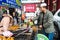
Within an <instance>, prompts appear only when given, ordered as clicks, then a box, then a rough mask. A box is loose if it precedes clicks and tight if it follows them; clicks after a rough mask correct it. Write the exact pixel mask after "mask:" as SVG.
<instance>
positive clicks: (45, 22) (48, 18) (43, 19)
mask: <svg viewBox="0 0 60 40" xmlns="http://www.w3.org/2000/svg"><path fill="white" fill-rule="evenodd" d="M46 7H47V4H46V3H41V4H40V11H41V13H40V15H39V18H38V19H39V27H40V28H41V29H43V31H44V34H45V35H46V36H47V37H48V38H49V40H53V37H54V31H55V29H54V25H53V14H52V13H51V12H50V11H49V10H47V8H46Z"/></svg>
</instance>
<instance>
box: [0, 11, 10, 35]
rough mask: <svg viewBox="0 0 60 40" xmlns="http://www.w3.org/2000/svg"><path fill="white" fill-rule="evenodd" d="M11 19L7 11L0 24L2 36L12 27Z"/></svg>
mask: <svg viewBox="0 0 60 40" xmlns="http://www.w3.org/2000/svg"><path fill="white" fill-rule="evenodd" d="M10 20H11V18H10V16H9V15H7V11H4V12H3V18H2V20H1V22H0V34H2V33H3V32H4V31H7V30H8V27H9V26H10V23H11V21H10Z"/></svg>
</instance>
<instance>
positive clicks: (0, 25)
mask: <svg viewBox="0 0 60 40" xmlns="http://www.w3.org/2000/svg"><path fill="white" fill-rule="evenodd" d="M39 9H40V11H41V12H40V14H39V16H37V17H36V18H33V19H32V21H34V20H38V23H37V24H38V26H39V28H40V29H41V30H43V31H42V32H43V34H44V35H46V36H47V37H48V38H49V40H53V37H54V32H55V29H54V24H53V14H52V12H50V11H49V10H47V4H46V3H41V4H40V5H39ZM16 24H18V13H17V12H16V11H14V12H13V13H12V15H10V14H8V13H7V10H5V11H3V12H2V15H1V17H0V35H2V34H3V32H4V31H8V27H10V26H12V25H16ZM30 24H31V23H30ZM36 39H37V38H36ZM36 39H35V40H36Z"/></svg>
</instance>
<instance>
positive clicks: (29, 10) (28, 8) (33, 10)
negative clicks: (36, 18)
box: [25, 4, 36, 12]
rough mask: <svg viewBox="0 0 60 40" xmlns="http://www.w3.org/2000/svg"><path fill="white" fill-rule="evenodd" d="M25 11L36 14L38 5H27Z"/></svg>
mask: <svg viewBox="0 0 60 40" xmlns="http://www.w3.org/2000/svg"><path fill="white" fill-rule="evenodd" d="M25 11H26V12H35V11H36V4H26V5H25Z"/></svg>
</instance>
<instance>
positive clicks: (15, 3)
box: [0, 0, 21, 8]
mask: <svg viewBox="0 0 60 40" xmlns="http://www.w3.org/2000/svg"><path fill="white" fill-rule="evenodd" d="M0 6H8V7H14V8H21V0H0Z"/></svg>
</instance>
